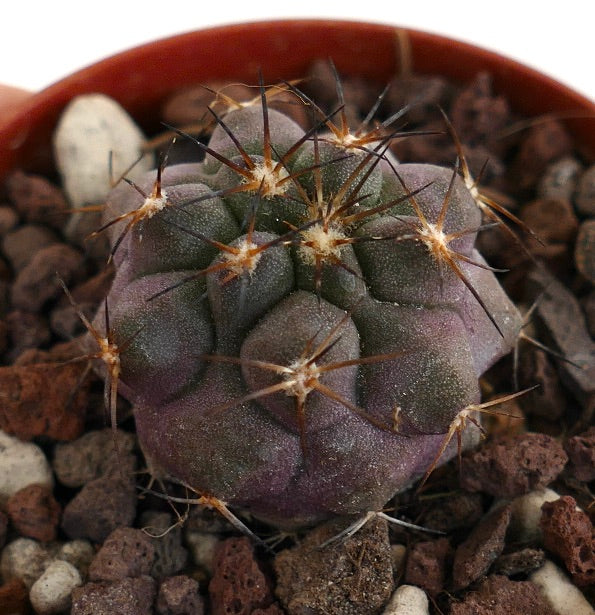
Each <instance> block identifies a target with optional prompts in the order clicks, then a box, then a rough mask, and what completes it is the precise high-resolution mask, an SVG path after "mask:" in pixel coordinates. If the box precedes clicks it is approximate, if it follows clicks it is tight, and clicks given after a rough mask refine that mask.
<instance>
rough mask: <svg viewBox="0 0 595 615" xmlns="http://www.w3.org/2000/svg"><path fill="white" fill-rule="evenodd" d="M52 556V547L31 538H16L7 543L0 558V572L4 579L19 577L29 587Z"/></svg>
mask: <svg viewBox="0 0 595 615" xmlns="http://www.w3.org/2000/svg"><path fill="white" fill-rule="evenodd" d="M53 557H54V549H53V548H52V547H50V546H48V545H42V544H40V543H39V542H37V541H36V540H33V539H31V538H17V539H16V540H13V541H12V542H11V543H9V544H7V545H6V546H5V547H4V549H3V551H2V558H0V574H1V575H2V578H3V579H4V581H8V580H9V579H14V578H17V579H21V581H23V583H24V584H25V585H26V586H27V587H31V586H32V585H33V583H35V581H37V579H38V578H39V577H40V576H41V575H42V574H43V572H44V570H45V569H46V568H47V567H48V566H49V564H50V562H51V561H52V559H53Z"/></svg>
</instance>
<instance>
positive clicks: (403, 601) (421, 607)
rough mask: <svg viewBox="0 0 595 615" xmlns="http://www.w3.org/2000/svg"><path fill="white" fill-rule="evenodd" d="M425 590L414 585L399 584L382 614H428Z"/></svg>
mask: <svg viewBox="0 0 595 615" xmlns="http://www.w3.org/2000/svg"><path fill="white" fill-rule="evenodd" d="M429 613H430V605H429V603H428V597H427V596H426V592H425V591H424V590H423V589H420V588H419V587H415V585H400V586H399V587H398V589H397V591H395V593H394V594H393V595H392V597H391V599H390V601H389V603H388V604H387V605H386V607H385V608H384V611H383V612H382V615H429Z"/></svg>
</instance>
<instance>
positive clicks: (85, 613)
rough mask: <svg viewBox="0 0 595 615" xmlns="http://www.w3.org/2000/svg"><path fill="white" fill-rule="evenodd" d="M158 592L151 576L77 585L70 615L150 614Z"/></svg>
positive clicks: (73, 593) (73, 594)
mask: <svg viewBox="0 0 595 615" xmlns="http://www.w3.org/2000/svg"><path fill="white" fill-rule="evenodd" d="M155 594H156V588H155V581H154V580H153V579H152V578H151V577H147V576H145V577H137V578H130V577H127V578H125V579H122V580H120V581H116V582H115V583H87V584H85V585H82V586H80V587H75V588H74V590H73V592H72V609H71V611H70V615H116V614H117V615H150V614H151V613H153V601H154V600H155Z"/></svg>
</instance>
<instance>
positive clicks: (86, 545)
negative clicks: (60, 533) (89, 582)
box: [56, 538, 95, 577]
mask: <svg viewBox="0 0 595 615" xmlns="http://www.w3.org/2000/svg"><path fill="white" fill-rule="evenodd" d="M94 557H95V549H94V548H93V545H92V544H91V543H90V542H89V541H88V540H83V539H82V538H78V539H77V540H69V541H68V542H65V543H64V544H63V545H62V546H61V547H60V549H59V550H58V552H57V553H56V559H61V560H64V561H65V562H68V563H69V564H72V565H73V566H74V567H75V568H76V569H77V570H78V571H79V573H80V575H81V577H86V576H87V573H88V571H89V566H90V565H91V561H92V560H93V558H94Z"/></svg>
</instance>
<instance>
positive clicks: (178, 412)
mask: <svg viewBox="0 0 595 615" xmlns="http://www.w3.org/2000/svg"><path fill="white" fill-rule="evenodd" d="M299 101H300V98H299V97H297V96H296V103H297V102H299ZM267 107H268V105H267V103H266V97H265V95H264V93H263V95H262V97H261V99H260V100H259V101H257V102H253V103H252V104H251V105H248V106H244V107H242V108H239V109H235V110H230V111H229V112H227V113H225V114H221V115H218V116H216V127H215V129H214V130H213V132H212V134H211V136H210V138H209V139H208V141H205V143H202V142H200V141H198V140H195V144H196V147H197V148H199V149H200V150H202V151H203V153H204V159H203V160H202V162H200V163H188V164H179V165H172V166H168V165H167V164H164V165H161V168H160V169H159V170H157V171H153V172H151V173H150V174H149V175H147V177H146V181H145V183H144V184H143V183H138V184H136V185H134V186H131V185H129V184H128V183H125V182H121V183H120V184H118V185H117V186H116V187H115V188H114V189H113V191H112V193H111V194H110V196H109V199H108V206H107V208H106V212H108V213H106V216H107V217H106V218H105V228H106V229H107V230H108V231H109V233H110V236H111V242H112V255H113V261H114V263H115V265H116V276H115V280H114V282H113V286H112V288H111V291H110V293H109V296H108V298H107V301H106V305H107V306H108V314H109V323H110V329H111V338H112V339H113V340H114V343H115V344H116V347H117V348H119V352H120V356H119V358H120V375H119V382H118V389H119V392H120V393H122V394H123V395H124V396H126V397H127V398H128V399H129V400H130V401H131V402H132V403H133V405H134V414H135V420H136V425H137V432H138V436H139V439H140V443H141V446H142V449H143V451H144V453H145V456H146V458H147V461H148V463H149V467H150V468H151V470H152V472H153V473H154V474H155V475H157V476H161V477H163V478H169V479H173V480H175V481H177V482H180V483H182V484H184V485H186V486H188V487H190V488H191V489H193V490H194V491H195V492H196V493H198V494H199V495H201V496H204V497H205V498H212V499H213V501H220V502H222V503H225V504H226V505H227V506H229V507H231V508H232V509H234V510H239V511H246V512H248V513H249V514H251V515H253V516H255V517H257V518H260V519H263V520H265V521H267V522H269V523H272V524H275V525H277V526H280V527H286V528H291V527H297V526H302V525H307V524H312V523H314V522H317V521H319V520H322V519H325V518H328V517H331V516H333V515H348V514H361V513H364V512H366V511H371V510H380V509H381V508H382V506H383V505H384V504H386V502H387V501H388V500H389V499H390V498H391V497H392V496H393V495H394V494H395V493H396V492H398V491H400V490H402V489H404V488H406V487H408V486H409V485H411V484H412V482H413V481H414V480H415V479H416V478H419V477H420V476H422V475H423V474H424V473H425V472H426V471H427V470H428V468H430V467H431V466H432V464H433V463H435V461H436V460H437V459H438V458H440V460H441V461H444V460H446V459H447V458H448V457H449V456H452V447H451V449H447V452H446V454H444V455H442V447H443V443H444V439H445V434H447V433H448V431H449V427H450V426H451V425H453V424H454V422H455V421H456V420H457V417H459V416H460V414H461V413H462V412H464V411H465V409H467V408H469V406H472V405H474V404H477V403H479V401H480V391H479V385H478V379H479V377H480V375H481V374H482V373H483V372H484V371H485V370H486V369H487V368H488V367H490V366H491V365H492V364H493V363H494V362H495V361H496V360H498V359H499V358H500V357H502V356H503V355H505V354H507V353H508V352H509V351H510V349H511V347H512V344H513V341H514V339H515V337H516V334H517V332H518V330H519V327H520V317H519V315H518V313H517V311H516V309H515V307H514V306H513V305H512V303H511V302H510V300H509V299H508V298H507V296H506V295H505V293H504V291H503V290H502V288H501V287H500V285H499V283H498V282H497V280H496V277H495V276H494V273H493V271H492V270H491V269H490V268H489V267H488V266H487V265H486V263H485V262H484V261H483V260H482V258H481V256H480V254H479V253H478V252H477V251H476V250H475V248H474V244H475V239H476V235H477V233H478V232H479V229H480V226H481V224H482V211H481V208H480V206H479V205H478V202H477V195H476V194H474V193H472V191H470V190H469V189H468V187H466V185H465V182H464V181H463V179H462V177H461V176H460V174H459V172H458V170H457V168H442V167H438V166H433V165H425V164H399V163H398V162H397V161H396V160H395V159H394V157H393V156H392V155H391V153H390V151H389V149H388V145H389V142H390V137H383V136H382V135H381V134H380V133H377V134H376V137H377V138H375V139H373V138H367V139H363V140H358V139H360V137H355V136H353V135H347V136H346V135H345V134H343V135H342V137H341V138H338V133H339V132H340V131H339V130H338V129H337V125H340V124H341V123H342V122H340V121H338V120H337V119H336V118H334V117H330V118H326V119H325V118H322V119H321V121H320V125H319V126H318V128H317V130H311V131H308V132H305V131H304V130H303V129H302V128H301V127H300V126H298V124H296V123H295V122H294V121H293V120H292V119H290V117H288V116H287V115H286V114H284V113H283V112H281V111H277V110H273V109H270V108H267ZM340 114H341V112H340V111H339V115H340ZM318 115H319V116H320V115H321V113H319V114H318ZM329 127H330V128H331V129H334V130H329ZM339 136H340V135H339ZM348 137H350V138H348ZM178 138H180V137H178ZM362 144H363V145H362ZM453 167H456V165H455V163H454V161H453ZM95 323H96V326H97V327H98V328H99V327H102V326H103V323H104V314H103V313H102V312H100V313H99V314H98V315H97V317H96V321H95ZM454 450H456V448H455V449H454Z"/></svg>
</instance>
